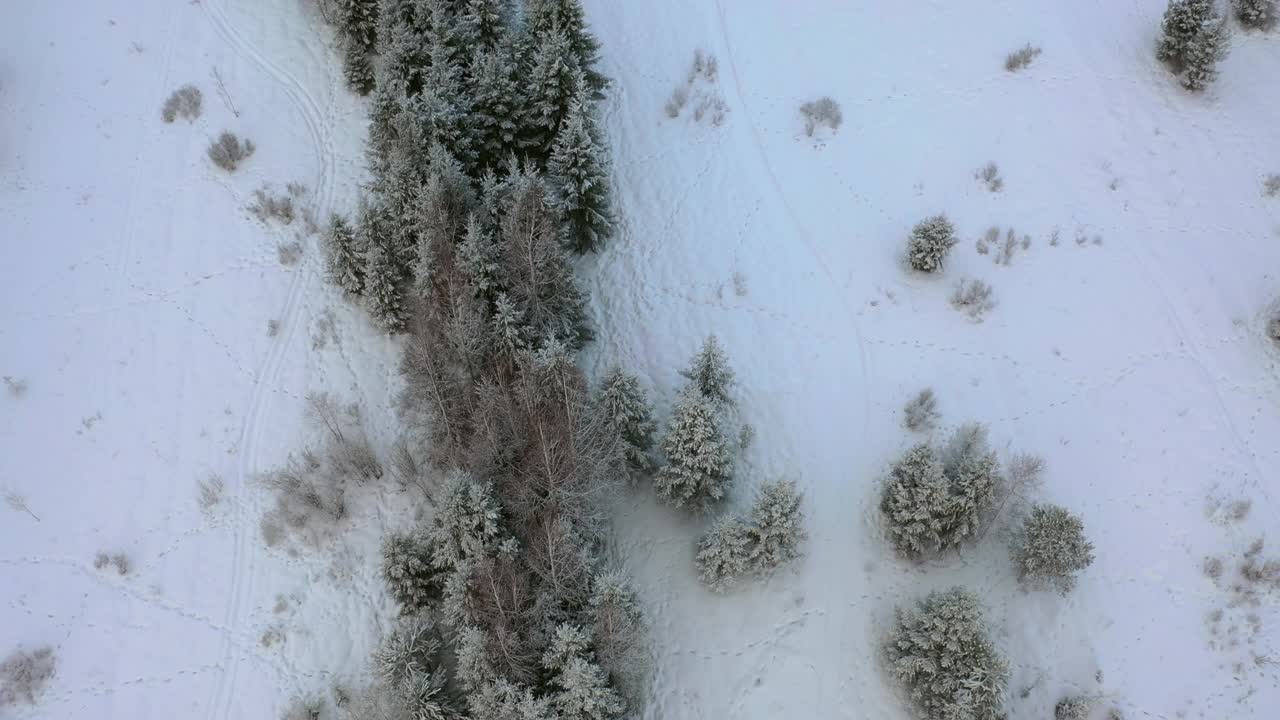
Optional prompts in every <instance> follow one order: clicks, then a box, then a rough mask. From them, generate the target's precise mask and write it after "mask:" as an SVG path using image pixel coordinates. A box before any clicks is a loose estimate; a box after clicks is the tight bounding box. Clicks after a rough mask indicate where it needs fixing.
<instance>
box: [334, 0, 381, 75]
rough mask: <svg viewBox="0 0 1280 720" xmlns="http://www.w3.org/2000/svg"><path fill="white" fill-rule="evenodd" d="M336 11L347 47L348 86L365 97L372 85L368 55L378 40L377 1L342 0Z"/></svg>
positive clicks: (371, 70) (371, 66) (369, 57)
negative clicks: (337, 11)
mask: <svg viewBox="0 0 1280 720" xmlns="http://www.w3.org/2000/svg"><path fill="white" fill-rule="evenodd" d="M338 10H339V13H340V15H339V18H338V23H339V27H340V29H341V31H342V34H343V37H344V38H345V43H344V44H345V46H346V47H345V56H346V76H347V84H348V85H350V86H351V89H352V90H355V91H356V92H358V93H360V94H361V95H368V94H369V92H370V91H371V90H373V88H374V84H375V83H374V76H373V60H372V58H371V55H372V53H373V51H374V49H375V47H376V45H377V40H378V34H377V27H378V0H342V2H341V4H340V5H339V8H338Z"/></svg>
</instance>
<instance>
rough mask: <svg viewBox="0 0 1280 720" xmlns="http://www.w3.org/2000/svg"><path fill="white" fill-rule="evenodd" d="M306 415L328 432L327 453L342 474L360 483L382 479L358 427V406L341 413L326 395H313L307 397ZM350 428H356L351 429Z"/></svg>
mask: <svg viewBox="0 0 1280 720" xmlns="http://www.w3.org/2000/svg"><path fill="white" fill-rule="evenodd" d="M307 413H308V417H309V419H310V420H311V421H312V422H313V423H315V426H316V427H318V428H322V429H324V430H325V431H326V432H328V434H329V440H330V442H329V447H328V454H329V457H330V459H331V460H332V462H333V463H334V464H335V465H336V466H337V467H338V468H339V469H340V470H341V471H343V472H346V473H349V474H351V475H353V476H354V477H356V478H358V479H359V480H360V481H362V482H363V481H365V480H371V479H377V478H380V477H382V465H381V464H380V463H379V462H378V458H377V455H376V454H375V453H374V451H373V446H372V445H371V444H370V443H369V439H368V438H367V437H365V435H364V432H363V430H361V429H360V428H359V427H358V424H359V421H360V409H359V408H358V407H357V406H355V405H350V406H348V407H347V408H345V410H344V411H342V412H341V413H340V412H339V409H338V407H337V405H336V404H335V403H334V401H333V399H332V398H330V397H329V396H328V395H327V394H325V393H312V394H310V395H308V396H307ZM342 415H345V416H346V418H345V419H344V418H343V417H342ZM351 425H355V426H356V427H354V428H353V427H350V426H351Z"/></svg>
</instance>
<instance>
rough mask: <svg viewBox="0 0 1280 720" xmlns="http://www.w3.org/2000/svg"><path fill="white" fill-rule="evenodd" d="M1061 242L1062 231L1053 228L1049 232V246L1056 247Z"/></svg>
mask: <svg viewBox="0 0 1280 720" xmlns="http://www.w3.org/2000/svg"><path fill="white" fill-rule="evenodd" d="M1061 242H1062V233H1061V232H1060V231H1059V230H1058V228H1054V229H1053V232H1051V233H1049V247H1058V245H1059V244H1060V243H1061Z"/></svg>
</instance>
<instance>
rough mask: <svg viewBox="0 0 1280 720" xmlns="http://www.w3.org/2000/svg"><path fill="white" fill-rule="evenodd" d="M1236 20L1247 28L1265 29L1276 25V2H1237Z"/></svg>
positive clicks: (1243, 0) (1254, 0) (1264, 0)
mask: <svg viewBox="0 0 1280 720" xmlns="http://www.w3.org/2000/svg"><path fill="white" fill-rule="evenodd" d="M1235 6H1236V18H1237V19H1239V20H1240V24H1241V25H1244V26H1245V27H1250V28H1255V29H1264V28H1269V27H1271V26H1273V25H1275V23H1276V14H1277V13H1276V0H1235Z"/></svg>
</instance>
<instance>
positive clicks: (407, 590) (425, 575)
mask: <svg viewBox="0 0 1280 720" xmlns="http://www.w3.org/2000/svg"><path fill="white" fill-rule="evenodd" d="M382 577H383V579H384V580H386V582H387V589H388V590H389V591H390V592H391V597H393V598H395V600H396V602H398V603H400V610H401V612H403V613H406V614H412V613H415V612H418V611H420V610H424V609H426V608H428V607H430V606H431V605H432V604H433V603H435V602H436V601H438V600H439V599H440V591H441V583H442V579H441V577H440V575H439V570H438V569H437V568H436V567H435V565H434V563H433V562H432V559H431V543H430V542H429V540H428V538H427V537H426V536H425V535H424V534H422V533H420V532H407V533H393V534H391V535H388V536H387V537H386V539H384V540H383V541H382Z"/></svg>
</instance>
